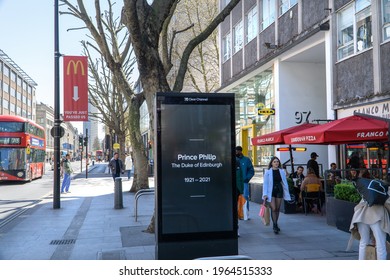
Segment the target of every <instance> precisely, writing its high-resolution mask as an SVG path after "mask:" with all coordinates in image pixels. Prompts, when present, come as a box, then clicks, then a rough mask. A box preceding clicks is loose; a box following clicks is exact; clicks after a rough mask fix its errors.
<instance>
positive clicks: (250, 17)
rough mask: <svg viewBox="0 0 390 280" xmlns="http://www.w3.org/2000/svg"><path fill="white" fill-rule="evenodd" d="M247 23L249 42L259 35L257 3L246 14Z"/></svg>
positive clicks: (247, 41) (247, 39)
mask: <svg viewBox="0 0 390 280" xmlns="http://www.w3.org/2000/svg"><path fill="white" fill-rule="evenodd" d="M245 24H246V36H245V37H246V38H245V40H246V41H245V43H249V42H250V41H252V40H253V39H254V38H256V36H257V26H258V24H259V21H258V18H257V6H256V5H255V6H254V7H253V8H252V9H251V10H250V11H249V12H248V14H247V15H246V16H245Z"/></svg>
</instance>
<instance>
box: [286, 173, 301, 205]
mask: <svg viewBox="0 0 390 280" xmlns="http://www.w3.org/2000/svg"><path fill="white" fill-rule="evenodd" d="M303 170H304V168H303V166H301V165H300V166H298V168H297V171H295V172H294V173H291V174H290V176H289V177H290V178H291V179H292V180H293V181H294V195H295V197H296V199H297V201H298V205H297V206H298V207H299V206H301V205H302V201H301V197H300V196H301V185H302V182H303V180H304V179H305V175H303Z"/></svg>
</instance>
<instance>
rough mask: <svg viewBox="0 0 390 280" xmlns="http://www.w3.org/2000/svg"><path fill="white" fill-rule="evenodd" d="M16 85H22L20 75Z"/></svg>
mask: <svg viewBox="0 0 390 280" xmlns="http://www.w3.org/2000/svg"><path fill="white" fill-rule="evenodd" d="M17 84H18V86H20V87H21V86H22V77H20V76H18V82H17Z"/></svg>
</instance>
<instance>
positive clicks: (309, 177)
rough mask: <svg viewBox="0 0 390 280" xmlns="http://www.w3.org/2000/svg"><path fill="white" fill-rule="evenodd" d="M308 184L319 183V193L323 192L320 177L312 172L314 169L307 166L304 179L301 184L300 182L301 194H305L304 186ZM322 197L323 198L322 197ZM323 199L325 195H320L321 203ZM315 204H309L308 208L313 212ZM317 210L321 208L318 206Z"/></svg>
mask: <svg viewBox="0 0 390 280" xmlns="http://www.w3.org/2000/svg"><path fill="white" fill-rule="evenodd" d="M308 184H319V185H320V192H321V194H323V192H324V190H323V187H322V182H321V180H320V178H318V177H317V175H316V174H315V172H314V169H313V168H311V167H309V168H308V169H307V174H306V177H305V179H304V180H303V182H302V184H301V192H302V195H304V194H305V192H306V190H305V189H306V187H307V185H308ZM323 198H324V199H323ZM324 200H325V196H324V197H322V195H321V203H323V202H324ZM316 207H317V205H314V204H313V205H310V209H311V210H312V211H313V212H315V209H316ZM318 207H319V206H318ZM318 211H321V209H319V208H318Z"/></svg>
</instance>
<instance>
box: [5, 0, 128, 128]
mask: <svg viewBox="0 0 390 280" xmlns="http://www.w3.org/2000/svg"><path fill="white" fill-rule="evenodd" d="M54 2H55V1H54V0H0V49H1V50H3V51H4V52H5V53H6V54H7V55H8V56H9V57H10V58H11V59H12V60H13V61H14V62H15V63H16V64H18V65H19V67H20V68H22V69H23V70H24V71H25V72H26V73H27V74H28V75H29V76H30V77H31V78H32V79H33V80H34V81H35V82H36V83H37V84H38V86H37V87H36V101H37V103H40V102H43V103H45V104H48V105H50V106H52V107H54ZM73 2H75V1H73ZM84 2H85V3H88V4H89V5H91V4H92V5H93V1H91V0H87V1H84ZM101 2H102V4H101V5H102V6H103V3H104V4H105V3H106V1H101ZM86 5H87V4H86ZM121 5H122V2H121V1H119V2H118V3H117V4H116V7H118V8H119V9H120V7H121ZM92 7H93V6H92ZM60 10H65V7H64V6H62V7H61V6H60ZM102 10H103V8H102ZM92 11H94V10H92ZM91 16H92V18H93V14H92V15H91ZM81 26H83V25H82V23H81V22H80V21H78V20H77V19H76V18H74V17H73V16H70V15H61V16H59V50H60V53H61V54H63V55H81V54H82V46H81V43H80V41H81V40H86V39H87V37H86V34H87V33H88V30H86V29H84V30H76V31H67V29H69V28H77V27H81ZM60 76H62V59H60ZM62 95H63V93H62V82H60V98H61V104H60V108H61V112H62V110H63V102H62ZM77 124H80V125H81V124H82V123H76V124H75V125H76V127H79V126H78V125H77Z"/></svg>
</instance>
